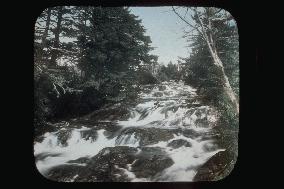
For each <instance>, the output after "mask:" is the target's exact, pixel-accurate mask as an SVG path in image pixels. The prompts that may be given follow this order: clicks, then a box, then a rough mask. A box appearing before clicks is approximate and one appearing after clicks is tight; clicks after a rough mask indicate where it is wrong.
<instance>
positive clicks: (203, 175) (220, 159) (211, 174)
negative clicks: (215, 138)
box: [193, 150, 236, 181]
mask: <svg viewBox="0 0 284 189" xmlns="http://www.w3.org/2000/svg"><path fill="white" fill-rule="evenodd" d="M235 162H236V157H235V156H234V153H231V152H229V151H227V150H226V151H220V152H218V153H216V154H215V155H214V156H212V157H211V158H210V159H209V160H208V161H207V162H206V163H205V164H203V165H202V166H201V167H199V168H198V171H197V173H196V175H195V177H194V179H193V181H216V180H220V179H223V178H225V177H226V176H228V175H229V174H230V172H231V171H232V170H233V168H234V164H235Z"/></svg>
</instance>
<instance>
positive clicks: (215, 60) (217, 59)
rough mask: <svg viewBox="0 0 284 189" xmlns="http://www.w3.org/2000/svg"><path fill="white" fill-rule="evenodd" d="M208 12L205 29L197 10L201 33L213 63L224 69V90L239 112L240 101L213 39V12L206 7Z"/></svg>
mask: <svg viewBox="0 0 284 189" xmlns="http://www.w3.org/2000/svg"><path fill="white" fill-rule="evenodd" d="M206 13H207V19H208V30H206V29H205V27H204V23H203V21H202V19H201V18H200V16H199V15H198V13H197V12H196V14H197V16H198V20H199V22H200V25H201V28H202V29H201V32H202V33H201V34H202V35H203V38H204V40H205V41H206V44H207V46H208V48H209V52H210V54H211V56H212V58H213V63H214V64H215V65H216V66H218V67H219V68H220V69H221V71H222V75H223V80H224V90H225V93H226V94H227V95H228V97H229V99H230V101H231V102H232V104H233V106H234V108H235V111H236V113H237V114H239V102H238V100H237V98H236V95H235V93H234V91H233V89H232V87H231V85H230V82H229V79H228V77H227V75H226V73H225V70H224V66H223V63H222V61H221V59H220V57H219V56H218V53H217V52H218V51H217V49H216V46H215V41H214V39H213V34H212V28H211V26H212V25H211V16H212V15H211V12H210V8H207V9H206Z"/></svg>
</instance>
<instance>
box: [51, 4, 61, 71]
mask: <svg viewBox="0 0 284 189" xmlns="http://www.w3.org/2000/svg"><path fill="white" fill-rule="evenodd" d="M62 16H63V7H62V6H60V7H58V14H57V23H56V29H55V31H54V36H55V37H54V46H53V48H54V49H53V50H52V55H51V60H50V66H51V67H56V65H57V64H56V60H57V58H58V54H59V50H58V48H59V43H60V41H59V35H60V33H61V22H62Z"/></svg>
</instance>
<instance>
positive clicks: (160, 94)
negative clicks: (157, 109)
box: [153, 92, 164, 97]
mask: <svg viewBox="0 0 284 189" xmlns="http://www.w3.org/2000/svg"><path fill="white" fill-rule="evenodd" d="M163 95H164V93H162V92H155V93H154V94H153V96H154V97H161V96H163Z"/></svg>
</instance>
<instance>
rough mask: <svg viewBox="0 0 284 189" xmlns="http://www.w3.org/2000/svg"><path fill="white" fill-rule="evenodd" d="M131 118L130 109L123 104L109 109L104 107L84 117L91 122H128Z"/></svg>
mask: <svg viewBox="0 0 284 189" xmlns="http://www.w3.org/2000/svg"><path fill="white" fill-rule="evenodd" d="M129 116H130V112H129V110H128V107H127V106H125V105H122V104H115V105H112V106H109V107H104V108H101V109H99V110H96V111H94V112H92V113H91V114H88V115H87V116H84V118H87V119H91V120H96V121H100V120H108V121H114V120H127V119H128V118H129Z"/></svg>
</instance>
